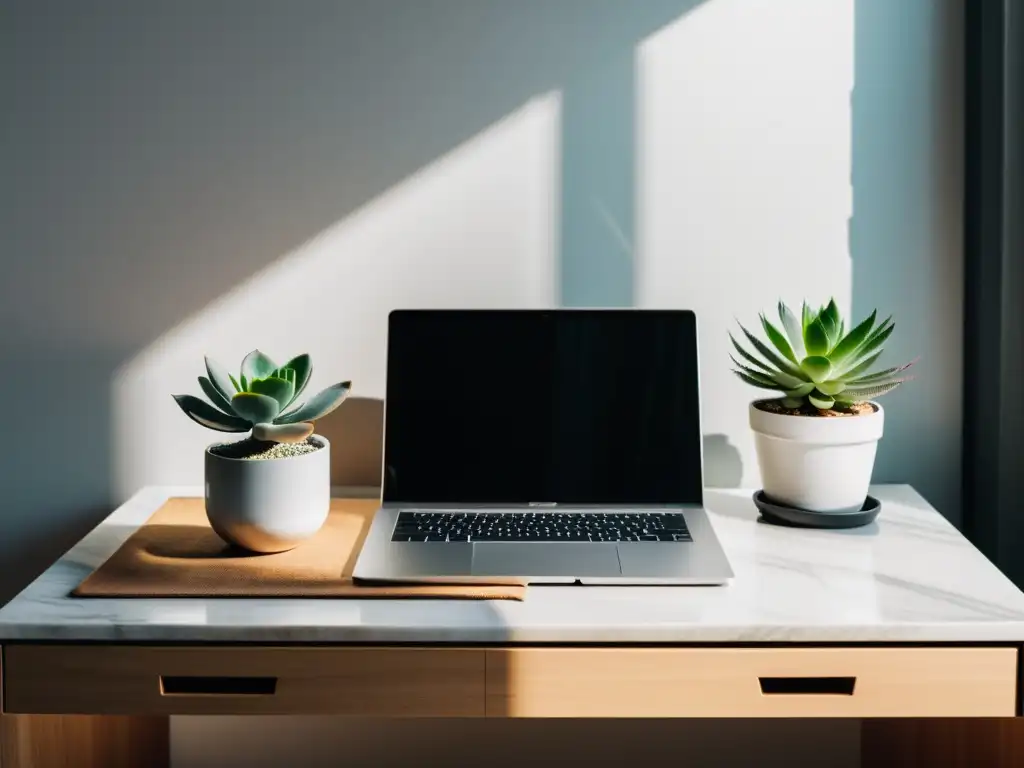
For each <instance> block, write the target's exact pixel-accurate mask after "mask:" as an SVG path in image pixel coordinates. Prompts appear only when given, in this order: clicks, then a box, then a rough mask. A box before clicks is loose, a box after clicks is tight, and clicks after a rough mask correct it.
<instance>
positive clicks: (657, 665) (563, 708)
mask: <svg viewBox="0 0 1024 768" xmlns="http://www.w3.org/2000/svg"><path fill="white" fill-rule="evenodd" d="M1016 676H1017V650H1016V649H1015V648H779V649H762V648H752V649H746V648H721V649H713V648H594V649H583V648H522V649H506V650H489V651H488V652H487V716H488V717H973V716H977V717H1013V716H1014V715H1015V714H1016V712H1015V708H1016V691H1017V682H1016Z"/></svg>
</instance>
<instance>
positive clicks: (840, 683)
mask: <svg viewBox="0 0 1024 768" xmlns="http://www.w3.org/2000/svg"><path fill="white" fill-rule="evenodd" d="M758 681H759V682H760V683H761V693H763V694H764V695H766V696H779V695H790V696H793V695H796V696H815V695H816V696H823V695H824V696H852V695H853V687H854V685H855V684H856V682H857V678H856V677H759V678H758Z"/></svg>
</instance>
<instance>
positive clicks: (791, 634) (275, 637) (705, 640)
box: [2, 622, 1024, 645]
mask: <svg viewBox="0 0 1024 768" xmlns="http://www.w3.org/2000/svg"><path fill="white" fill-rule="evenodd" d="M11 629H13V631H9V632H5V633H4V635H3V638H2V642H4V643H11V642H14V643H17V642H58V643H59V642H67V643H78V642H116V643H124V642H137V643H177V642H188V643H196V642H200V643H202V642H215V643H224V644H246V643H282V644H288V643H346V644H351V643H367V644H377V643H420V644H423V643H491V644H502V643H505V644H519V643H522V644H536V643H545V644H558V643H562V644H579V645H587V644H594V643H629V644H638V645H642V644H659V643H671V644H684V645H685V644H694V645H702V644H750V645H786V644H807V643H822V644H835V645H855V644H878V645H899V644H910V643H929V644H936V643H950V644H961V643H962V644H986V643H996V644H1011V643H1012V644H1019V643H1021V638H1022V637H1024V622H1009V623H1004V624H979V625H964V624H962V623H956V624H927V623H926V624H920V625H907V626H905V627H886V628H883V629H881V631H880V628H879V627H877V626H870V625H867V626H836V627H806V628H799V629H794V628H792V627H756V626H751V627H745V628H741V627H735V626H721V627H716V626H700V627H687V628H686V629H685V630H683V631H679V630H677V629H672V628H661V627H636V628H623V627H615V628H611V629H609V628H607V627H601V626H591V627H581V626H579V625H574V626H572V627H544V628H542V629H535V630H528V629H519V630H513V631H510V628H495V627H472V626H466V627H437V628H431V627H418V628H417V627H409V628H402V627H323V626H317V625H310V626H291V627H286V628H285V627H245V628H240V627H237V626H223V627H217V626H203V627H201V628H197V627H195V626H189V625H174V624H147V625H144V626H142V625H139V626H132V625H113V624H96V625H90V624H84V625H74V626H73V627H71V628H70V629H69V631H67V632H64V631H62V629H63V625H58V624H52V625H47V624H21V625H19V626H18V627H16V628H11Z"/></svg>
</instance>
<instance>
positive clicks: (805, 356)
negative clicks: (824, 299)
mask: <svg viewBox="0 0 1024 768" xmlns="http://www.w3.org/2000/svg"><path fill="white" fill-rule="evenodd" d="M876 316H877V310H876V311H874V312H872V313H871V315H870V316H869V317H868V318H866V319H865V320H863V321H862V322H860V323H859V324H858V325H857V326H855V327H854V328H853V329H851V330H850V331H849V333H847V332H846V324H845V322H844V321H843V318H842V317H841V316H840V314H839V308H838V307H837V306H836V302H835V299H832V300H831V301H829V303H828V305H827V306H825V307H821V308H820V309H818V311H817V312H815V311H813V310H812V309H811V308H810V307H809V306H808V305H807V303H806V302H804V305H803V311H802V313H801V317H800V318H797V316H796V315H795V314H794V313H793V312H792V311H791V310H790V309H789V307H787V306H786V305H785V304H784V303H783V302H781V301H780V302H779V320H780V321H781V323H782V327H783V328H784V329H785V333H783V332H782V331H780V330H779V329H778V328H777V327H776V326H774V325H772V323H771V322H769V320H768V318H767V317H765V316H764V314H763V313H762V314H761V327H762V328H763V329H764V333H765V336H767V337H768V340H769V341H770V342H771V346H769V345H768V344H766V343H764V342H763V341H761V340H760V339H758V338H757V337H756V336H754V335H753V334H752V333H750V332H749V331H748V330H747V329H746V328H744V327H743V326H742V325H740V330H742V331H743V333H744V335H745V336H746V337H747V340H748V341H749V342H750V344H751V345H752V346H753V348H754V349H755V350H756V351H757V353H758V355H760V357H758V356H757V355H754V354H752V353H751V352H748V351H747V350H746V349H744V348H743V347H742V346H741V345H740V344H739V342H737V341H736V339H735V338H734V337H733V335H732V334H731V333H730V334H729V338H730V339H731V340H732V343H733V346H734V347H735V348H736V351H737V352H738V353H739V355H740V357H742V358H743V360H744V361H746V362H747V363H749V364H750V365H744V364H743V363H741V362H739V361H738V360H736V358H735V357H733V356H732V355H730V356H729V358H730V359H731V360H732V362H733V364H734V365H735V366H736V368H735V369H734V370H733V372H734V373H735V374H736V375H737V376H739V377H740V378H741V379H743V381H745V382H746V383H747V384H750V385H751V386H754V387H760V388H761V389H773V390H776V391H778V392H781V393H782V399H781V403H782V405H783V406H784V407H786V408H793V409H796V408H801V409H808V408H814V409H817V410H819V411H823V410H829V409H836V410H842V409H849V408H850V407H851V406H853V405H856V404H858V403H863V402H866V401H868V400H871V399H873V398H876V397H879V396H881V395H884V394H885V393H886V392H891V391H892V390H894V389H896V387H898V386H899V385H900V384H902V383H903V382H904V381H907V380H909V378H910V377H900V376H899V374H900V373H902V372H903V371H905V370H906V369H907V368H909V367H910V366H911V365H913V364H914V361H911V362H909V363H906V364H905V365H900V366H897V367H895V368H886V369H885V370H879V371H872V370H871V366H872V365H873V364H874V363H875V361H876V360H878V358H879V356H880V355H881V354H882V349H883V345H884V344H885V341H886V339H888V338H889V336H890V334H892V330H893V328H894V327H895V323H893V320H892V317H889V318H887V319H886V320H884V321H882V323H880V324H879V325H875V318H876ZM772 347H774V349H772Z"/></svg>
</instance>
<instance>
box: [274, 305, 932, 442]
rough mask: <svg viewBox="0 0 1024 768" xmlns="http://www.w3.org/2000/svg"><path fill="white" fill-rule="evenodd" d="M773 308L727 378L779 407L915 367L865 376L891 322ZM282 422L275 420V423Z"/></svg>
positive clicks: (845, 397) (860, 390)
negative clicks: (769, 395) (777, 400)
mask: <svg viewBox="0 0 1024 768" xmlns="http://www.w3.org/2000/svg"><path fill="white" fill-rule="evenodd" d="M777 308H778V313H779V319H780V321H781V323H782V330H780V329H779V328H778V327H777V326H775V325H773V324H772V323H771V322H770V321H769V320H768V319H767V317H766V316H765V315H764V314H763V313H761V314H760V315H759V318H760V320H761V326H762V329H763V331H764V335H765V336H766V337H767V341H768V342H770V343H767V344H766V343H764V342H762V341H761V340H759V339H758V338H757V337H755V336H754V335H753V334H751V333H750V332H749V331H748V330H747V329H746V328H744V327H743V325H742V324H739V323H738V324H739V327H740V329H741V330H742V331H743V334H744V335H745V336H746V338H747V340H748V341H749V342H750V344H751V345H752V346H753V349H754V350H755V351H756V352H757V353H758V354H759V355H760V357H758V356H757V355H755V354H754V353H752V352H750V351H748V350H747V349H746V348H745V347H744V346H741V345H740V343H739V342H738V341H737V340H736V338H735V337H734V336H733V334H732V333H730V334H729V340H730V341H731V342H732V345H733V347H734V348H735V349H736V352H737V353H738V354H739V359H738V358H736V357H734V356H733V355H731V354H730V355H729V359H730V360H731V361H732V363H733V365H734V368H733V373H735V374H736V375H737V376H738V377H739V378H740V379H741V380H742V381H744V382H746V383H747V384H750V385H752V386H755V387H760V388H762V389H774V390H776V391H778V392H780V393H781V394H782V400H781V401H782V402H783V404H785V405H787V406H789V407H794V408H796V407H806V406H808V405H810V406H813V407H815V408H818V409H821V410H826V409H829V408H832V407H833V406H834V405H836V403H839V404H840V405H853V404H855V403H858V402H863V401H864V400H866V399H870V398H872V397H878V396H879V395H882V394H885V393H886V392H890V391H892V390H893V389H895V388H896V387H897V386H899V384H901V383H902V382H904V381H907V380H908V379H901V378H896V377H897V376H898V375H899V374H900V373H901V372H902V371H904V370H906V369H907V368H909V367H910V366H911V365H913V364H914V362H915V361H911V362H909V363H907V364H905V365H901V366H895V367H891V368H886V369H885V370H880V371H872V370H871V366H872V365H873V364H874V363H875V361H876V360H877V359H878V358H879V356H880V355H881V354H882V349H883V345H884V344H885V342H886V340H887V339H888V338H889V336H890V335H891V334H892V332H893V329H894V327H895V324H894V323H893V322H892V317H891V316H890V317H888V318H886V320H885V321H883V322H882V323H881V324H876V320H877V317H878V313H877V311H873V312H872V313H871V314H870V316H868V317H867V318H865V319H864V320H863V321H861V322H860V323H858V324H856V325H855V326H854V327H853V329H852V330H851V331H850V332H849V333H847V332H846V327H847V324H846V321H845V320H844V318H843V317H842V315H841V314H840V313H839V308H838V306H837V305H836V302H835V299H830V300H829V302H828V304H826V305H824V306H821V307H819V308H818V309H817V311H815V310H813V309H812V308H811V307H810V305H809V304H808V303H807V302H806V301H805V302H803V303H802V305H801V311H800V319H799V321H798V320H797V318H796V315H795V314H794V313H793V312H792V311H791V310H790V309H789V307H787V306H786V304H785V303H784V302H782V301H780V302H778V307H777ZM761 358H763V359H761ZM742 361H746V362H747V363H750V364H751V366H752V367H750V366H747V365H745V364H744V362H742ZM285 416H286V417H288V416H291V414H286V415H285ZM286 420H288V419H287V418H278V419H277V421H278V422H282V421H286Z"/></svg>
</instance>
